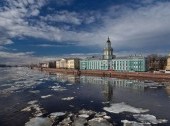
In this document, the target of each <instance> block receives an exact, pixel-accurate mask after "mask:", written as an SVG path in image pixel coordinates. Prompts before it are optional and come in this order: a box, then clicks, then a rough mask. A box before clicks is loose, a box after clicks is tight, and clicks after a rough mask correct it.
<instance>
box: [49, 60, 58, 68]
mask: <svg viewBox="0 0 170 126" xmlns="http://www.w3.org/2000/svg"><path fill="white" fill-rule="evenodd" d="M48 67H49V68H56V61H50V62H49V63H48Z"/></svg>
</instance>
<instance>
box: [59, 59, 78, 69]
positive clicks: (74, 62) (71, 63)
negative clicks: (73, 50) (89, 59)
mask: <svg viewBox="0 0 170 126" xmlns="http://www.w3.org/2000/svg"><path fill="white" fill-rule="evenodd" d="M79 61H80V59H78V58H63V59H61V60H57V61H56V68H61V69H79V68H80V65H79V64H80V63H79Z"/></svg>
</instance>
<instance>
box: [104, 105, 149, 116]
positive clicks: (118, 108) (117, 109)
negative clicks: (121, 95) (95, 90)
mask: <svg viewBox="0 0 170 126" xmlns="http://www.w3.org/2000/svg"><path fill="white" fill-rule="evenodd" d="M103 109H104V110H105V111H108V112H111V113H122V112H130V113H144V112H148V111H149V110H147V109H142V108H135V107H133V106H130V105H127V104H125V103H124V102H122V103H115V104H111V106H110V107H104V108H103Z"/></svg>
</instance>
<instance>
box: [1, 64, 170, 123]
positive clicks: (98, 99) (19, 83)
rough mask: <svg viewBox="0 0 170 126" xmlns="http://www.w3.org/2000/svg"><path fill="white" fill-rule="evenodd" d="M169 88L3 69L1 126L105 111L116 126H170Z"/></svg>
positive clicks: (155, 84)
mask: <svg viewBox="0 0 170 126" xmlns="http://www.w3.org/2000/svg"><path fill="white" fill-rule="evenodd" d="M169 85H170V84H168V83H167V82H166V83H157V82H152V81H138V80H125V79H117V78H106V77H105V78H104V77H93V76H74V75H64V74H60V73H46V72H41V71H37V70H31V69H29V68H24V67H18V68H0V126H24V125H26V126H29V125H30V124H31V125H33V126H40V125H41V124H40V123H38V122H36V123H35V122H31V123H30V120H31V119H32V118H36V117H41V118H47V117H48V115H49V114H50V113H54V112H73V113H76V112H77V111H79V110H82V109H86V110H93V111H95V112H106V113H107V114H108V115H109V116H110V117H111V118H112V120H113V121H114V122H115V123H116V124H117V125H123V123H124V126H126V123H131V125H132V126H133V125H135V126H138V125H139V126H142V125H145V124H148V125H160V126H169V125H170V112H169V110H170V86H169Z"/></svg>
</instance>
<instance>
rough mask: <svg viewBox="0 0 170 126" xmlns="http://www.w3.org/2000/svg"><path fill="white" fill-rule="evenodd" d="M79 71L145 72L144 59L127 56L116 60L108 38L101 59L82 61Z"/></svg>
mask: <svg viewBox="0 0 170 126" xmlns="http://www.w3.org/2000/svg"><path fill="white" fill-rule="evenodd" d="M80 69H81V70H115V71H127V72H130V71H134V72H144V71H146V70H147V69H146V58H145V57H142V56H128V57H119V58H116V57H115V56H114V55H113V48H112V47H111V41H110V39H109V38H108V40H107V41H106V46H105V48H104V52H103V56H102V58H101V59H100V58H98V59H95V58H92V59H88V58H87V59H84V60H81V61H80Z"/></svg>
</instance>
